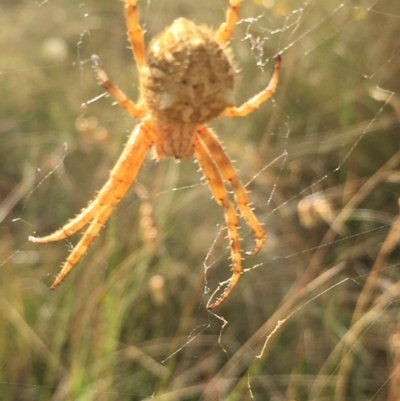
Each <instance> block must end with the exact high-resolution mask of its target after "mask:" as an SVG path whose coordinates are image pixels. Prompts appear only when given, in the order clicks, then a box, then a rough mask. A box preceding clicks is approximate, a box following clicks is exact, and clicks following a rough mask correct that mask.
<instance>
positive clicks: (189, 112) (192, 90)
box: [29, 0, 281, 310]
mask: <svg viewBox="0 0 400 401" xmlns="http://www.w3.org/2000/svg"><path fill="white" fill-rule="evenodd" d="M240 2H241V0H230V1H229V5H228V9H227V11H226V17H225V22H223V23H222V24H221V26H220V27H219V29H218V30H217V31H213V30H211V29H210V28H208V27H206V26H204V25H197V24H195V23H193V22H191V21H189V20H187V19H184V18H178V19H176V20H175V21H174V22H173V23H172V24H171V25H170V26H169V27H167V28H166V29H165V30H164V31H163V32H162V33H161V34H159V35H158V36H157V37H155V38H154V39H153V40H152V41H151V42H150V45H149V48H148V50H147V54H146V53H145V47H144V37H143V36H144V32H143V30H142V28H141V27H140V24H139V13H138V9H137V4H136V3H137V0H125V17H126V23H127V28H128V32H127V33H128V40H129V42H130V44H131V46H132V53H133V57H134V59H135V61H136V65H137V68H138V73H139V85H140V97H139V100H138V102H137V103H135V102H133V101H131V100H130V99H128V97H127V96H126V95H125V94H124V93H123V92H122V91H121V90H120V89H119V88H118V87H117V86H116V85H115V84H114V83H113V82H112V81H111V80H110V79H109V78H108V76H107V74H106V72H105V71H104V69H103V67H102V65H101V63H100V59H99V57H98V56H96V55H93V56H92V62H93V67H94V70H95V72H96V75H97V79H98V81H99V84H100V85H102V86H103V87H104V88H105V89H106V90H107V92H108V93H109V94H110V95H111V96H112V97H114V99H115V100H116V101H117V102H118V103H119V104H120V105H121V106H122V107H123V108H124V109H125V110H126V111H127V112H128V114H130V115H131V116H132V117H134V118H140V119H141V122H140V123H139V124H138V125H137V126H136V128H135V129H134V130H133V132H132V133H131V135H130V137H129V139H128V143H127V144H126V145H125V148H124V150H123V152H122V154H121V156H120V158H119V159H118V161H117V163H116V165H115V167H114V168H113V169H112V171H111V173H110V176H109V179H108V181H107V182H106V184H105V185H104V186H103V188H102V189H101V190H100V192H99V193H98V194H97V196H96V197H95V199H94V200H93V201H92V202H91V203H89V205H88V206H87V207H86V208H85V209H83V210H82V211H81V212H80V213H79V214H78V215H77V216H76V217H75V218H73V219H71V220H70V221H68V222H67V223H66V224H65V225H64V226H63V227H61V228H60V229H59V230H57V231H56V232H54V233H53V234H50V235H48V236H45V237H29V239H30V241H32V242H36V243H47V242H51V241H58V240H61V239H63V238H66V237H69V236H71V235H72V234H74V233H76V232H77V231H78V230H80V229H81V228H83V227H84V226H85V225H89V226H88V228H87V229H86V231H85V232H84V234H83V236H82V238H81V240H80V241H79V242H78V244H77V245H76V246H75V248H74V249H73V250H72V251H71V253H70V254H69V256H68V258H67V259H66V261H65V262H64V264H63V265H62V268H61V271H60V273H59V274H58V276H57V277H56V279H55V281H54V283H53V285H52V286H51V289H55V288H56V287H57V286H58V285H59V284H60V283H61V281H62V280H63V279H64V278H65V276H66V275H67V274H68V273H69V272H70V271H71V269H72V268H73V267H74V266H75V265H76V264H77V263H78V261H79V260H80V259H81V257H82V256H83V255H84V253H85V252H86V250H87V249H88V247H89V245H90V244H91V243H92V241H93V239H94V238H95V237H96V235H97V234H98V233H99V231H100V229H101V228H102V226H103V225H104V223H105V222H106V220H107V219H108V217H109V216H110V213H111V212H112V210H113V209H114V207H115V206H116V204H117V203H118V202H119V201H120V200H121V199H122V198H123V197H124V195H125V193H126V191H127V190H128V188H129V187H130V185H131V183H132V182H133V181H134V180H135V178H136V175H137V173H138V171H139V169H140V167H141V165H142V163H143V161H144V158H145V156H146V154H147V152H148V151H149V149H150V148H152V147H154V149H155V153H156V158H157V159H158V160H159V159H162V158H164V157H167V156H172V157H175V158H176V159H179V160H185V159H188V158H189V157H191V156H193V155H194V156H195V157H196V159H197V161H198V163H199V165H200V167H201V169H202V170H203V173H204V176H205V178H206V180H207V181H208V184H209V187H210V189H211V192H212V194H213V197H214V198H215V200H216V202H217V203H218V204H219V205H220V206H222V207H223V208H224V212H225V220H226V226H227V231H228V237H229V241H230V249H231V259H232V276H231V278H230V279H229V280H227V281H226V282H225V283H222V284H226V288H225V290H224V292H223V294H222V295H221V296H220V297H219V298H218V299H217V300H216V301H215V302H214V303H212V304H210V302H211V299H212V298H210V300H209V301H208V304H207V308H208V309H210V310H211V309H214V308H216V307H217V306H219V305H221V303H222V302H223V301H224V300H226V298H227V297H228V296H229V294H230V293H231V292H232V290H233V288H234V287H235V285H236V283H237V282H238V280H239V277H240V275H241V273H242V257H241V251H240V244H239V231H238V216H237V212H236V208H235V206H234V205H233V204H232V202H231V201H230V200H229V196H228V192H227V190H226V188H225V186H224V181H225V183H227V184H229V185H230V186H231V187H232V188H233V193H234V198H235V201H236V206H237V208H238V209H239V211H240V213H241V215H242V217H243V218H244V219H245V221H246V222H247V224H248V225H249V227H250V228H251V229H252V231H253V233H254V237H255V240H256V245H255V247H254V250H253V251H252V252H249V253H248V254H249V255H255V254H256V253H257V252H259V250H260V249H261V247H262V245H263V242H264V239H265V234H264V231H263V229H262V227H261V225H260V223H259V222H258V220H257V218H256V217H255V215H254V214H253V212H252V209H251V208H250V206H249V204H248V200H247V193H246V189H245V188H244V186H243V185H242V183H241V182H240V181H239V179H238V176H237V173H236V170H235V168H234V167H233V165H232V162H231V161H230V160H229V158H228V156H227V155H226V154H225V152H224V150H223V148H222V146H221V144H220V142H219V141H218V139H217V137H216V135H215V134H214V133H213V132H212V131H211V130H210V129H209V128H208V127H207V126H206V125H205V123H206V122H208V121H210V120H211V119H213V118H215V117H217V116H219V115H221V114H222V115H224V116H228V117H242V116H245V115H247V114H250V113H251V112H252V111H253V110H254V109H255V108H257V107H258V106H260V105H261V104H262V103H263V102H265V101H266V100H267V99H269V98H270V97H271V96H272V95H273V94H274V92H275V89H276V87H277V84H278V77H279V69H280V64H281V58H280V55H277V56H276V58H275V64H274V69H273V74H272V77H271V79H270V81H269V83H268V86H267V87H266V88H265V89H263V90H262V91H261V92H260V93H258V94H257V95H255V96H253V97H252V98H251V99H250V100H248V101H247V102H245V103H243V104H242V105H241V106H240V107H235V106H234V105H233V89H234V74H235V71H234V67H233V62H232V57H231V53H230V51H229V49H227V43H228V42H229V40H230V38H231V34H232V31H233V29H234V27H235V25H236V23H237V21H238V16H239V8H240Z"/></svg>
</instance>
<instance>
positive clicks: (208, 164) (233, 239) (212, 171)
mask: <svg viewBox="0 0 400 401" xmlns="http://www.w3.org/2000/svg"><path fill="white" fill-rule="evenodd" d="M193 145H194V153H195V156H196V158H197V160H198V162H199V164H200V167H201V169H202V170H203V173H204V176H205V177H206V179H207V181H208V185H209V186H210V188H211V192H212V194H213V196H214V199H215V201H216V202H217V203H218V204H219V205H220V206H222V207H223V208H224V210H225V220H226V225H227V229H228V237H229V240H230V248H231V258H232V270H233V273H232V277H231V278H230V280H229V285H228V287H227V288H226V290H225V292H224V293H223V294H222V295H221V297H220V298H218V299H217V300H216V301H215V302H214V303H213V304H211V305H209V304H208V305H207V308H208V309H210V310H211V309H215V308H216V307H217V306H219V305H221V304H222V302H224V301H225V299H226V298H228V296H229V294H230V293H231V292H232V290H233V289H234V287H235V285H236V283H237V282H238V280H239V278H240V275H241V274H242V257H241V254H240V244H239V229H238V218H237V215H236V210H235V208H234V207H233V205H232V203H231V202H230V201H229V197H228V193H227V191H226V189H225V187H224V183H223V181H222V178H221V176H220V174H219V171H218V169H217V167H216V166H215V164H214V162H213V160H212V159H211V157H210V156H209V154H208V152H207V150H206V148H205V147H204V145H203V144H202V143H201V142H200V140H199V138H198V137H197V136H195V137H194V138H193ZM210 301H211V300H210Z"/></svg>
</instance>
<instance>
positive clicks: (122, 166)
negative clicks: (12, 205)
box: [29, 121, 156, 289]
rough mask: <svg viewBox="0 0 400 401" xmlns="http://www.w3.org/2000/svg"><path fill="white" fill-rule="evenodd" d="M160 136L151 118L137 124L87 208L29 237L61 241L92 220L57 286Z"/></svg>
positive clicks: (83, 251) (35, 240)
mask: <svg viewBox="0 0 400 401" xmlns="http://www.w3.org/2000/svg"><path fill="white" fill-rule="evenodd" d="M155 140H156V136H155V134H154V133H153V131H152V126H151V123H150V121H146V122H144V123H143V124H142V125H139V126H138V127H136V129H135V130H134V132H133V133H132V134H131V136H130V138H129V140H128V143H127V144H126V146H125V148H124V151H123V152H122V155H121V156H120V158H119V159H118V162H117V164H116V165H115V167H114V168H113V169H112V171H111V173H110V178H109V179H108V181H107V183H106V184H105V185H104V186H103V188H102V189H101V191H100V192H99V193H98V195H97V197H96V198H95V199H94V201H93V202H92V203H91V204H90V205H89V206H88V207H87V208H86V209H84V210H83V211H82V212H81V213H80V214H79V215H78V216H76V217H75V218H74V219H72V220H71V221H70V222H69V223H67V224H66V225H65V226H64V227H62V228H61V229H59V230H58V231H56V232H54V233H53V234H50V235H48V236H46V237H41V238H38V237H29V240H30V241H32V242H38V243H45V242H51V241H58V240H60V239H63V238H65V237H68V236H70V235H72V234H73V233H75V232H76V231H78V230H79V229H80V228H82V227H83V226H84V225H85V224H87V223H89V221H91V223H90V225H89V227H88V229H87V230H86V232H85V233H84V235H83V237H82V239H81V240H80V241H79V243H78V244H77V245H76V246H75V248H74V249H73V250H72V252H71V254H70V255H69V257H68V259H67V260H66V262H65V263H64V265H63V266H62V269H61V272H60V274H59V275H58V276H57V278H56V281H55V282H54V284H53V285H52V287H51V288H52V289H54V288H55V287H56V286H57V285H58V284H59V283H60V282H61V281H62V280H63V278H64V277H65V276H66V275H67V274H68V273H69V272H70V270H71V269H72V268H73V267H74V265H75V264H76V263H77V262H78V261H79V259H80V258H81V257H82V255H83V254H84V253H85V252H86V250H87V248H88V247H89V245H90V244H91V242H92V241H93V239H94V237H95V236H96V235H97V234H98V232H99V231H100V229H101V227H102V226H103V225H104V223H105V222H106V220H107V218H108V216H109V215H110V213H111V211H112V210H113V209H114V207H115V205H116V204H117V203H118V202H119V201H120V200H121V198H122V197H123V196H124V195H125V193H126V191H127V190H128V188H129V187H130V185H131V183H132V182H133V181H134V180H135V178H136V175H137V173H138V172H139V169H140V167H141V165H142V163H143V160H144V158H145V156H146V154H147V152H148V150H149V149H150V148H151V146H152V145H153V144H154V141H155Z"/></svg>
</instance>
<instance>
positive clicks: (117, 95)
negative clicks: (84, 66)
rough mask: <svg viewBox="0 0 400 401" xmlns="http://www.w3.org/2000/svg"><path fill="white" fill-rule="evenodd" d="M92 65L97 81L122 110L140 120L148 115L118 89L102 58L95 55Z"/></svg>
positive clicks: (141, 107)
mask: <svg viewBox="0 0 400 401" xmlns="http://www.w3.org/2000/svg"><path fill="white" fill-rule="evenodd" d="M92 63H93V67H94V70H95V72H96V75H97V79H98V81H99V84H100V85H101V86H103V88H105V89H106V90H107V92H108V93H109V94H110V95H111V96H113V97H114V99H115V100H116V101H117V102H118V103H119V104H120V106H121V107H122V108H124V109H125V110H126V111H127V112H128V113H129V114H130V115H131V116H132V117H134V118H140V117H143V116H144V115H145V114H146V109H145V108H144V107H143V106H141V105H137V104H135V103H134V102H132V100H130V99H129V98H128V96H126V95H125V93H124V92H122V90H121V89H119V88H118V86H116V85H115V84H114V83H113V82H112V81H111V80H110V79H109V78H108V76H107V74H106V72H105V71H104V69H103V66H102V64H101V61H100V58H99V57H98V56H97V55H95V54H93V56H92Z"/></svg>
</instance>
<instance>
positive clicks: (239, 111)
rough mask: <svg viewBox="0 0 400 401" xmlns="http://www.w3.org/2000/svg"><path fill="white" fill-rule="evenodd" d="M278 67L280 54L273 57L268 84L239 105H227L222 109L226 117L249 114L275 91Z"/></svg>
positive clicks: (279, 65)
mask: <svg viewBox="0 0 400 401" xmlns="http://www.w3.org/2000/svg"><path fill="white" fill-rule="evenodd" d="M280 68H281V56H280V55H279V54H278V55H277V56H276V57H275V64H274V71H273V73H272V77H271V79H270V81H269V82H268V86H267V87H266V88H265V89H264V90H263V91H261V92H260V93H257V95H255V96H253V97H252V98H251V99H249V100H248V101H247V102H245V103H243V104H242V105H241V106H239V107H227V108H226V109H225V110H224V112H223V115H224V116H227V117H243V116H246V115H247V114H250V113H251V112H252V111H253V110H254V109H256V108H257V107H258V106H260V105H261V104H262V103H264V102H265V101H266V100H268V99H269V98H270V97H271V96H272V95H273V94H274V93H275V90H276V87H277V86H278V80H279V70H280Z"/></svg>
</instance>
